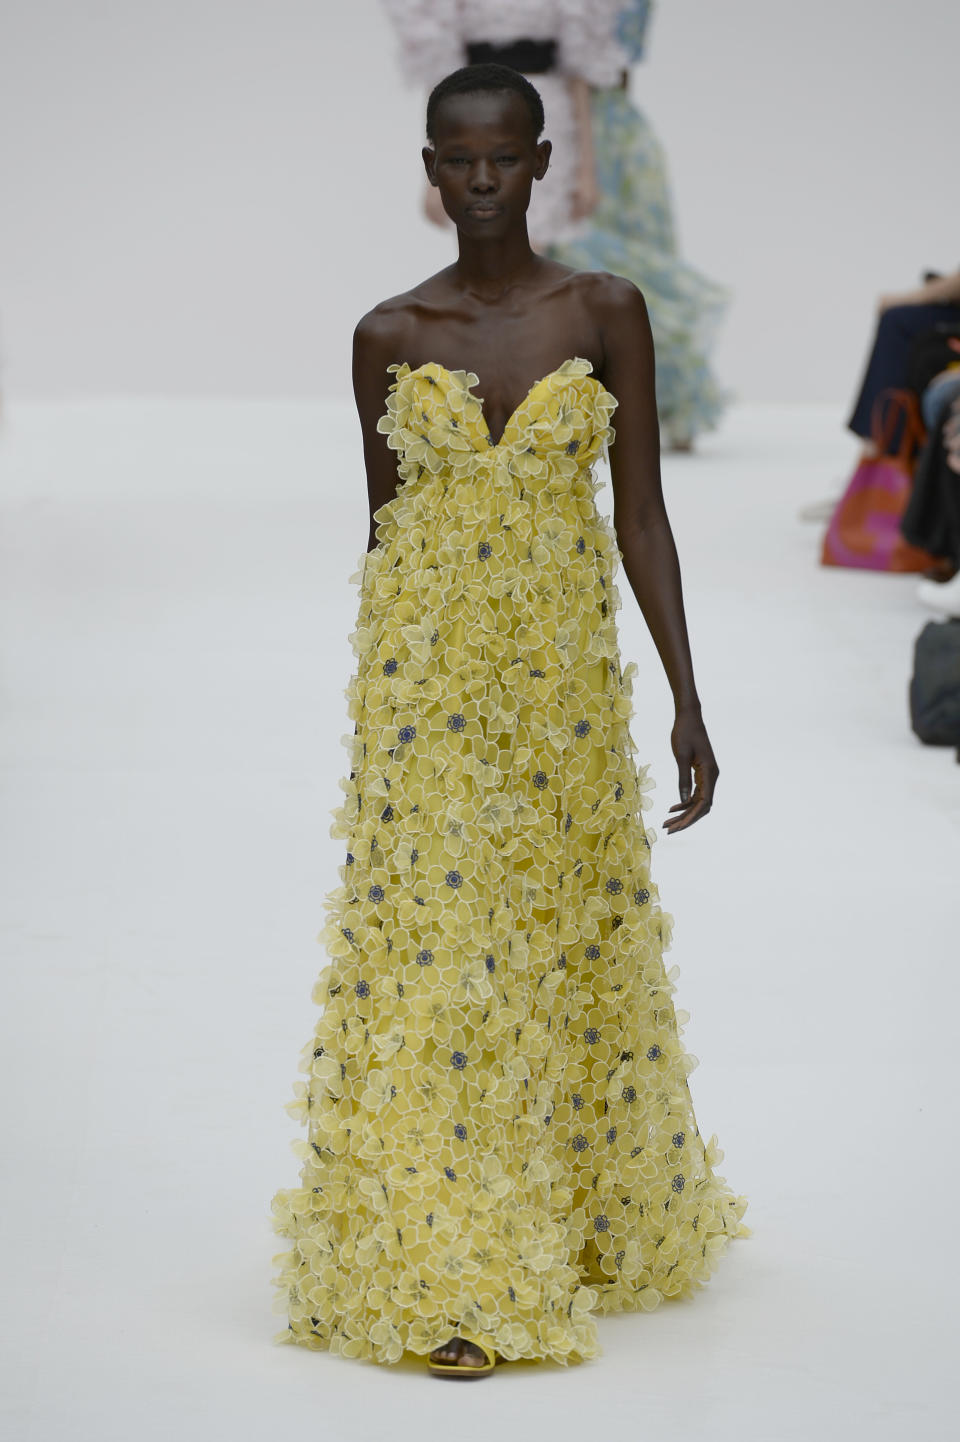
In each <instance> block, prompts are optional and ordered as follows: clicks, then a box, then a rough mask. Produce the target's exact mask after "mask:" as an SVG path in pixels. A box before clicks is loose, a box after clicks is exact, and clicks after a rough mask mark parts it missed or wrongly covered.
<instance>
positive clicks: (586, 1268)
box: [273, 359, 749, 1363]
mask: <svg viewBox="0 0 960 1442" xmlns="http://www.w3.org/2000/svg"><path fill="white" fill-rule="evenodd" d="M391 370H392V371H393V373H394V375H395V381H394V383H393V385H392V386H391V387H390V392H389V395H388V400H387V405H388V410H387V413H386V415H385V416H384V417H383V418H382V420H381V422H380V429H381V431H384V432H385V433H386V435H387V438H388V443H389V445H390V446H391V447H392V448H393V449H394V450H395V451H396V452H397V455H398V474H399V481H400V484H399V486H398V490H397V494H396V496H395V497H394V498H393V499H392V500H391V501H389V502H388V503H387V504H386V505H385V506H383V507H382V508H381V509H380V510H379V511H378V512H377V513H376V516H375V521H376V523H377V531H376V534H377V540H378V543H377V545H376V546H375V548H374V549H373V550H372V551H370V552H369V553H368V554H366V556H365V557H364V558H363V561H362V571H361V574H360V577H359V582H360V604H359V617H358V622H357V627H356V630H355V632H354V633H353V635H352V637H351V640H352V643H353V647H354V651H355V654H356V656H357V662H358V664H357V668H356V672H355V674H354V676H353V678H352V680H351V683H350V686H349V688H348V691H347V696H348V699H349V714H350V718H351V720H352V721H353V722H354V723H355V731H354V733H353V734H352V735H350V736H349V737H347V738H346V744H347V748H348V752H349V760H350V774H349V777H348V778H347V779H345V780H344V781H343V782H342V783H341V785H342V788H343V791H344V793H345V795H344V800H343V804H342V806H341V807H340V808H339V809H338V810H337V811H336V812H335V813H334V815H335V821H334V834H335V835H337V836H340V837H342V838H343V840H344V842H345V846H346V858H345V861H344V863H343V866H342V867H341V871H340V875H341V885H340V886H339V887H338V888H337V889H336V890H335V891H334V892H333V893H331V895H330V896H329V897H328V899H327V910H326V926H325V929H324V931H323V933H322V940H323V942H324V944H325V948H326V953H327V956H328V958H329V965H328V966H327V967H326V969H325V970H324V971H323V972H322V973H321V975H320V977H319V980H318V982H317V985H316V988H315V991H314V1001H315V1002H316V1003H317V1004H318V1006H319V1007H320V1008H322V1010H321V1011H320V1014H319V1016H318V1019H317V1022H316V1027H315V1030H314V1034H313V1036H312V1037H311V1038H310V1040H309V1042H308V1044H307V1046H306V1047H305V1049H304V1053H303V1059H302V1063H301V1070H302V1072H303V1073H304V1080H302V1081H301V1082H299V1083H298V1084H297V1086H296V1097H295V1100H294V1101H293V1102H292V1103H291V1105H290V1110H291V1111H292V1112H293V1114H294V1115H296V1116H298V1117H299V1118H300V1119H301V1120H302V1121H303V1122H304V1123H305V1125H306V1128H307V1135H306V1139H305V1140H303V1141H298V1142H296V1143H295V1144H294V1146H295V1150H296V1152H297V1155H298V1156H299V1158H300V1160H301V1163H302V1166H301V1171H300V1178H299V1184H298V1185H296V1186H294V1187H292V1188H289V1189H287V1190H284V1191H281V1192H279V1193H278V1194H277V1195H276V1197H275V1198H274V1202H273V1212H274V1225H275V1228H276V1230H277V1232H279V1233H280V1234H281V1235H282V1236H284V1237H285V1238H286V1239H287V1241H288V1243H289V1250H287V1251H286V1252H284V1253H283V1254H281V1255H280V1256H279V1257H278V1258H277V1268H278V1274H277V1284H278V1287H279V1297H278V1308H279V1310H281V1311H282V1312H283V1313H284V1314H285V1316H286V1318H287V1328H286V1330H285V1331H284V1332H283V1333H281V1339H284V1340H289V1341H292V1342H295V1343H299V1344H301V1345H304V1346H307V1347H313V1348H318V1349H320V1348H322V1349H328V1350H331V1351H335V1352H339V1353H341V1354H344V1355H346V1356H350V1357H363V1358H369V1359H372V1360H375V1361H377V1362H381V1363H393V1362H397V1361H399V1360H400V1358H401V1356H402V1355H403V1353H404V1352H405V1351H406V1352H411V1353H415V1354H425V1353H428V1352H430V1351H431V1350H432V1349H433V1348H435V1347H436V1346H438V1345H439V1344H440V1343H442V1342H445V1341H447V1340H449V1338H450V1337H451V1336H453V1335H455V1334H457V1333H466V1334H471V1335H474V1336H476V1335H482V1336H483V1337H484V1338H485V1339H486V1340H487V1342H488V1343H489V1344H490V1345H491V1346H493V1348H494V1349H495V1350H496V1351H497V1353H499V1354H500V1355H501V1356H502V1357H504V1358H506V1359H513V1358H520V1357H526V1358H551V1359H553V1360H555V1361H557V1362H575V1361H579V1360H581V1359H584V1358H588V1357H591V1356H593V1355H595V1354H596V1353H597V1350H598V1347H597V1329H596V1314H597V1313H603V1312H608V1311H615V1310H628V1309H643V1310H651V1309H653V1308H654V1307H656V1306H657V1305H658V1304H659V1302H660V1301H661V1299H663V1298H674V1297H685V1296H689V1295H690V1294H691V1293H693V1292H694V1291H695V1290H696V1289H697V1288H698V1287H699V1286H700V1285H702V1283H703V1282H704V1281H706V1279H707V1278H708V1276H709V1275H710V1273H711V1272H712V1271H713V1268H714V1266H715V1264H716V1262H717V1261H718V1259H719V1257H720V1256H721V1254H722V1253H723V1252H724V1250H725V1249H726V1247H727V1245H728V1243H729V1241H730V1239H731V1238H732V1237H735V1236H746V1235H748V1234H749V1229H748V1228H747V1227H746V1226H745V1225H744V1224H743V1222H742V1217H743V1214H744V1212H745V1210H746V1206H747V1199H746V1198H745V1197H742V1196H737V1195H735V1194H734V1193H733V1192H732V1191H731V1190H730V1188H729V1187H728V1186H727V1184H726V1182H725V1180H724V1178H723V1177H721V1176H719V1175H718V1174H717V1173H716V1171H715V1167H716V1166H717V1164H718V1163H719V1161H720V1160H721V1158H722V1153H721V1151H720V1150H719V1148H718V1146H717V1139H716V1137H711V1138H710V1140H709V1141H706V1140H704V1139H703V1138H702V1137H701V1135H700V1133H699V1131H698V1129H697V1123H696V1119H695V1116H694V1111H693V1104H692V1100H691V1095H690V1089H689V1085H688V1081H687V1078H688V1075H689V1073H690V1072H691V1071H692V1070H693V1068H694V1066H695V1065H696V1059H695V1058H694V1057H692V1056H691V1055H690V1054H689V1053H687V1052H686V1051H685V1049H684V1047H683V1044H682V1041H681V1032H682V1028H683V1023H684V1021H685V1020H686V1019H687V1018H686V1014H685V1013H684V1012H682V1011H680V1010H678V1009H677V1008H676V1007H675V1005H674V1002H673V993H674V987H675V981H676V969H675V968H672V969H671V970H669V971H668V970H666V969H665V966H664V962H663V959H662V953H663V951H664V950H665V948H666V947H667V945H668V944H669V935H670V920H669V918H668V916H667V915H666V914H665V913H664V912H663V911H662V910H661V908H660V905H659V902H658V896H657V891H656V888H655V886H654V885H653V883H652V882H651V879H650V867H649V850H650V843H649V838H648V835H647V833H646V832H645V830H644V826H643V822H642V819H641V810H642V808H643V807H644V805H645V804H646V798H645V795H644V793H645V790H646V789H647V787H648V783H647V781H646V779H645V769H643V768H638V767H637V765H636V763H635V760H634V746H633V741H632V738H631V734H630V719H631V714H632V701H631V695H632V687H633V680H634V676H635V672H636V668H635V666H634V665H632V664H631V665H629V666H627V667H623V666H622V665H621V661H620V654H619V643H618V636H617V629H616V622H615V612H616V609H617V607H618V604H619V601H618V596H617V592H616V589H615V586H614V574H615V571H616V566H617V563H618V560H619V554H618V550H617V544H616V539H615V536H614V533H613V530H612V528H611V526H610V525H609V523H608V522H607V521H606V520H604V519H601V517H600V516H599V515H598V512H597V508H596V504H595V493H596V490H597V488H598V485H599V482H598V481H597V480H596V479H595V478H594V474H593V465H594V462H595V460H596V458H597V456H598V455H599V454H600V453H601V451H602V450H603V448H604V447H605V446H606V444H607V443H608V442H609V441H610V439H611V438H612V434H613V433H612V430H611V427H610V418H611V416H612V414H613V411H614V409H615V407H616V401H615V399H614V398H613V396H611V395H610V393H609V392H608V391H606V390H605V389H604V388H603V386H602V385H601V384H600V383H599V381H598V380H596V378H595V377H593V375H592V374H591V366H590V364H589V362H587V361H584V360H579V359H573V360H570V361H567V362H565V364H563V365H562V366H560V367H558V369H557V370H556V371H553V372H551V373H550V374H549V375H548V376H545V377H544V378H543V379H542V380H540V381H538V382H537V383H536V384H535V385H534V386H532V387H531V388H530V390H529V392H528V393H527V395H526V397H525V398H524V400H523V401H522V402H521V404H520V405H519V406H518V407H517V410H516V411H515V412H514V414H513V415H512V416H511V418H510V420H509V421H508V423H507V426H506V429H505V431H504V434H503V436H502V438H501V439H500V441H499V442H497V443H496V444H495V443H494V442H493V440H492V438H491V436H490V435H489V433H488V428H487V425H486V422H485V419H484V414H483V408H482V402H481V400H480V399H479V398H478V397H477V395H476V386H477V384H478V382H477V378H476V376H474V375H472V374H470V373H468V372H464V371H456V372H451V371H448V370H446V369H445V368H444V367H442V366H440V365H436V364H433V363H428V364H426V365H423V366H420V367H418V368H417V369H415V370H411V369H410V367H409V366H407V365H398V366H394V367H391Z"/></svg>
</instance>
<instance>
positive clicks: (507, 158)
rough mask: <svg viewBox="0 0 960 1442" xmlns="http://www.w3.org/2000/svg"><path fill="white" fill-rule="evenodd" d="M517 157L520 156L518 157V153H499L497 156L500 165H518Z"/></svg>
mask: <svg viewBox="0 0 960 1442" xmlns="http://www.w3.org/2000/svg"><path fill="white" fill-rule="evenodd" d="M517 159H518V157H517V156H516V155H498V156H497V164H498V165H516V163H517Z"/></svg>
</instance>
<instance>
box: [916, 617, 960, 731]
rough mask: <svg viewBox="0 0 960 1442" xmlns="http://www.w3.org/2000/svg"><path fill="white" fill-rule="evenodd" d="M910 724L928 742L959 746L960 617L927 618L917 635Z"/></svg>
mask: <svg viewBox="0 0 960 1442" xmlns="http://www.w3.org/2000/svg"><path fill="white" fill-rule="evenodd" d="M910 724H911V725H912V726H913V729H914V731H915V732H916V734H917V735H918V736H919V737H920V740H921V741H922V742H924V744H925V745H927V746H960V620H952V621H928V622H927V624H926V625H925V626H924V628H923V630H922V631H921V632H920V635H919V636H918V637H917V643H916V646H915V647H914V653H913V677H912V679H911V681H910Z"/></svg>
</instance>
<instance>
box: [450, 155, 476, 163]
mask: <svg viewBox="0 0 960 1442" xmlns="http://www.w3.org/2000/svg"><path fill="white" fill-rule="evenodd" d="M447 164H448V165H469V164H470V162H469V160H467V158H466V156H464V155H454V156H451V158H450V159H449V160H448V161H447Z"/></svg>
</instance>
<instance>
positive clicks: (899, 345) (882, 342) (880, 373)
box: [847, 305, 960, 440]
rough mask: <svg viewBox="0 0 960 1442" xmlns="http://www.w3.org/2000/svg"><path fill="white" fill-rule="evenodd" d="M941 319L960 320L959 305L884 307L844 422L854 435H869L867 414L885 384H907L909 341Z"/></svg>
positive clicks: (869, 413) (869, 414) (866, 436)
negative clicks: (851, 411) (888, 308)
mask: <svg viewBox="0 0 960 1442" xmlns="http://www.w3.org/2000/svg"><path fill="white" fill-rule="evenodd" d="M944 321H949V322H951V323H954V324H955V323H956V322H958V321H960V305H895V306H892V307H891V309H890V310H886V311H884V313H883V315H882V316H881V317H880V320H879V321H878V323H877V333H876V336H875V337H874V341H873V349H872V350H871V352H870V359H869V360H868V362H867V372H866V375H865V376H864V378H863V385H862V386H861V387H860V395H859V396H858V397H857V403H856V405H855V406H854V408H853V415H852V416H851V417H850V419H849V421H848V422H847V424H848V426H849V427H850V430H852V431H853V432H854V434H855V435H858V436H863V438H864V439H865V440H866V439H867V438H869V435H870V417H871V415H872V413H873V403H874V401H875V400H876V398H877V396H878V395H879V394H880V392H881V391H883V390H886V389H887V387H888V386H895V387H903V386H904V385H905V384H906V380H907V360H908V357H909V354H910V346H911V344H912V342H913V341H914V339H915V338H916V337H917V336H918V335H922V334H923V332H924V331H928V330H933V329H934V328H935V327H936V326H938V325H941V324H942V323H943V322H944Z"/></svg>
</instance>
